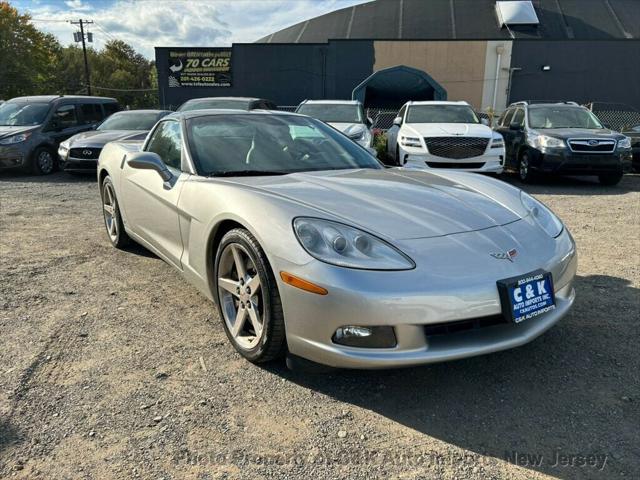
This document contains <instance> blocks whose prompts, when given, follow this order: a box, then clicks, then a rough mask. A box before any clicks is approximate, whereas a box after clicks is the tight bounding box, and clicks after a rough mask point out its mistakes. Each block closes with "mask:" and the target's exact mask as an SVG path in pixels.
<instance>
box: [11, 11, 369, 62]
mask: <svg viewBox="0 0 640 480" xmlns="http://www.w3.org/2000/svg"><path fill="white" fill-rule="evenodd" d="M365 1H366V0H9V2H10V3H11V4H12V5H13V6H15V7H16V8H18V10H19V11H20V12H28V13H30V14H31V15H32V17H33V19H34V25H36V26H37V27H38V28H40V29H41V30H44V31H47V32H51V33H53V34H54V35H56V36H57V37H58V39H59V40H60V41H61V42H62V44H63V45H67V44H69V43H72V42H73V32H74V31H75V30H76V27H74V26H72V25H70V24H69V23H68V21H69V20H72V19H73V20H77V19H78V18H83V19H87V20H93V21H94V22H95V24H94V25H93V26H92V27H91V30H90V31H92V32H93V34H94V42H95V43H94V45H95V46H96V47H97V48H100V47H101V46H102V45H103V44H104V43H105V42H107V41H108V40H109V39H111V38H118V39H122V40H124V41H126V42H128V43H130V44H131V45H133V47H134V48H135V49H136V50H137V51H139V52H140V53H142V54H143V55H145V56H146V57H148V58H153V57H154V53H153V47H156V46H157V47H161V46H173V47H175V46H192V47H198V46H208V47H212V46H227V45H231V43H241V42H247V43H249V42H253V41H255V40H257V39H259V38H261V37H263V36H265V35H268V34H270V33H273V32H275V31H277V30H280V29H282V28H285V27H288V26H289V25H293V24H295V23H298V22H301V21H303V20H306V19H308V18H313V17H315V16H318V15H322V14H324V13H328V12H331V11H333V10H337V9H339V8H344V7H349V6H351V5H355V4H358V3H364V2H365Z"/></svg>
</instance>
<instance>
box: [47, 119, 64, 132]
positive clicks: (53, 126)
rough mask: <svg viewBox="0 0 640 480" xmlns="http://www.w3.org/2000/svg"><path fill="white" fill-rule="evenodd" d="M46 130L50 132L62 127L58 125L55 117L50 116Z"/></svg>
mask: <svg viewBox="0 0 640 480" xmlns="http://www.w3.org/2000/svg"><path fill="white" fill-rule="evenodd" d="M47 130H49V131H50V132H59V131H60V130H62V128H61V127H60V123H59V122H58V120H57V119H55V118H52V119H51V121H50V122H49V126H48V127H47Z"/></svg>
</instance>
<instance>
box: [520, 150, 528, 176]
mask: <svg viewBox="0 0 640 480" xmlns="http://www.w3.org/2000/svg"><path fill="white" fill-rule="evenodd" d="M528 176H529V157H528V156H527V155H523V156H522V158H521V159H520V180H526V179H527V177H528Z"/></svg>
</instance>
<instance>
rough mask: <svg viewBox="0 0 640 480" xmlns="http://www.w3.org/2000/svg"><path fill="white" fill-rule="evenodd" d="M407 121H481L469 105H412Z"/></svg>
mask: <svg viewBox="0 0 640 480" xmlns="http://www.w3.org/2000/svg"><path fill="white" fill-rule="evenodd" d="M407 123H480V120H478V117H477V115H476V113H475V112H474V111H473V109H472V108H471V107H469V106H468V105H411V106H410V107H409V112H408V113H407Z"/></svg>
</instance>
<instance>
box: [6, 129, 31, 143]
mask: <svg viewBox="0 0 640 480" xmlns="http://www.w3.org/2000/svg"><path fill="white" fill-rule="evenodd" d="M30 136H31V132H26V133H19V134H17V135H13V136H11V137H7V138H3V139H2V140H0V145H13V144H14V143H20V142H24V141H25V140H26V139H27V138H29V137H30Z"/></svg>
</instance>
